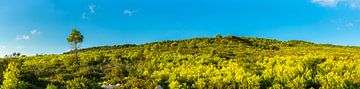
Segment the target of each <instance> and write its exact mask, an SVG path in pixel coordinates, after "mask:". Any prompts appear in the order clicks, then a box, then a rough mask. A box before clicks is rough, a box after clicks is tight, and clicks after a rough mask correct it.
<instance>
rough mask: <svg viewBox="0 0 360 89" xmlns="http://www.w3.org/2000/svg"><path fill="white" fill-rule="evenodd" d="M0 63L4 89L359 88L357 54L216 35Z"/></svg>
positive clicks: (354, 50)
mask: <svg viewBox="0 0 360 89" xmlns="http://www.w3.org/2000/svg"><path fill="white" fill-rule="evenodd" d="M71 53H72V52H66V53H64V54H59V55H38V56H29V57H24V56H23V57H12V58H4V59H0V64H1V66H0V71H3V72H2V73H0V82H1V83H2V86H1V88H2V89H15V88H16V89H39V88H40V89H45V88H47V89H65V88H69V89H84V88H87V89H98V88H100V86H101V85H109V84H111V85H116V84H120V85H119V86H118V87H117V88H119V89H129V88H139V89H154V88H155V87H158V85H161V87H163V88H165V89H167V88H171V89H176V88H195V89H203V88H211V89H212V88H218V89H225V88H241V89H242V88H262V89H264V88H272V89H279V88H294V89H304V88H315V89H317V88H322V89H334V88H336V89H337V88H360V60H359V59H360V48H359V47H349V46H335V45H327V44H314V43H310V42H305V41H299V40H291V41H278V40H272V39H263V38H252V37H236V36H224V37H222V36H220V35H217V36H216V37H214V38H194V39H186V40H177V41H163V42H154V43H148V44H142V45H119V46H104V47H94V48H86V49H79V50H78V58H77V59H78V60H79V63H80V64H79V65H78V64H76V61H77V59H74V58H73V55H72V54H71Z"/></svg>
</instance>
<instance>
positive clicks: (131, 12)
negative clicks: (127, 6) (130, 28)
mask: <svg viewBox="0 0 360 89" xmlns="http://www.w3.org/2000/svg"><path fill="white" fill-rule="evenodd" d="M135 12H136V11H133V10H124V11H123V13H124V14H125V15H127V16H133V15H134V14H135Z"/></svg>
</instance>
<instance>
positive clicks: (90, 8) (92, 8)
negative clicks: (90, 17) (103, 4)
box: [88, 4, 96, 13]
mask: <svg viewBox="0 0 360 89" xmlns="http://www.w3.org/2000/svg"><path fill="white" fill-rule="evenodd" d="M88 7H89V10H90V13H95V8H96V5H94V4H90V5H89V6H88Z"/></svg>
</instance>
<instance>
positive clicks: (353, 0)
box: [311, 0, 360, 9]
mask: <svg viewBox="0 0 360 89" xmlns="http://www.w3.org/2000/svg"><path fill="white" fill-rule="evenodd" d="M311 2H312V3H315V4H319V5H321V6H324V7H337V6H339V5H341V6H342V5H343V6H346V7H349V8H353V9H359V8H360V0H311Z"/></svg>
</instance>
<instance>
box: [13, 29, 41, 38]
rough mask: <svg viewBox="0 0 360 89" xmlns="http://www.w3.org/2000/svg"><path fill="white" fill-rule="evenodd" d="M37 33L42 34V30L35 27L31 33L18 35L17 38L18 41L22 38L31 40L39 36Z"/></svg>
mask: <svg viewBox="0 0 360 89" xmlns="http://www.w3.org/2000/svg"><path fill="white" fill-rule="evenodd" d="M37 35H41V32H40V31H38V30H37V29H34V30H31V31H30V33H29V34H24V35H18V36H16V40H18V41H20V40H30V39H31V38H32V37H34V36H37Z"/></svg>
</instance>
